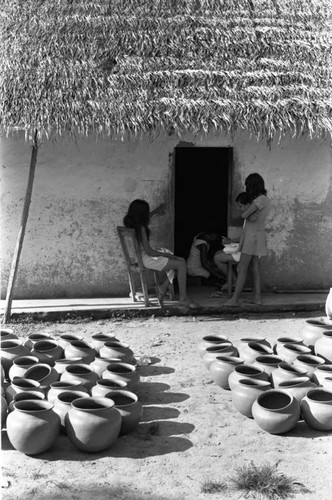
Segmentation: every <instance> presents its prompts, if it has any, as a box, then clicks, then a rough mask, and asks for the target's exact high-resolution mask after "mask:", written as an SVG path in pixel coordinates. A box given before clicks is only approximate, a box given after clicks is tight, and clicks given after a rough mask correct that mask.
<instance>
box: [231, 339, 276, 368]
mask: <svg viewBox="0 0 332 500" xmlns="http://www.w3.org/2000/svg"><path fill="white" fill-rule="evenodd" d="M249 342H255V343H256V344H261V345H264V346H266V347H269V348H270V347H271V344H270V342H269V341H268V340H266V338H265V337H243V338H242V339H240V342H239V344H238V346H237V349H238V352H239V356H240V358H242V352H243V351H244V353H246V352H247V351H248V343H249ZM244 356H245V358H246V359H248V354H247V356H246V354H245V355H244ZM243 359H244V358H243ZM245 362H246V361H245Z"/></svg>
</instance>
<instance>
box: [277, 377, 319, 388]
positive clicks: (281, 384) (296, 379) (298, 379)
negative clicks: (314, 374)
mask: <svg viewBox="0 0 332 500" xmlns="http://www.w3.org/2000/svg"><path fill="white" fill-rule="evenodd" d="M308 382H311V383H314V382H312V380H311V379H310V377H294V378H293V379H292V380H283V381H282V382H279V384H278V385H279V388H282V387H293V386H296V387H298V386H299V385H300V384H307V383H308ZM286 384H288V385H286Z"/></svg>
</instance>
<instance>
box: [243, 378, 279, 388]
mask: <svg viewBox="0 0 332 500" xmlns="http://www.w3.org/2000/svg"><path fill="white" fill-rule="evenodd" d="M237 383H238V384H242V385H246V386H250V387H265V386H270V387H271V388H272V386H271V382H270V381H269V380H261V379H257V378H245V377H243V378H241V379H239V380H238V381H237Z"/></svg>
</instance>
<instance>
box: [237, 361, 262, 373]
mask: <svg viewBox="0 0 332 500" xmlns="http://www.w3.org/2000/svg"><path fill="white" fill-rule="evenodd" d="M243 368H245V369H247V368H249V370H250V371H251V372H256V373H250V375H251V374H252V375H261V374H262V373H264V370H263V369H262V368H260V367H259V366H257V365H254V364H252V363H250V364H246V363H244V364H243V365H239V366H236V367H235V368H234V371H235V372H236V373H239V370H242V369H243ZM240 374H241V372H240Z"/></svg>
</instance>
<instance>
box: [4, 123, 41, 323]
mask: <svg viewBox="0 0 332 500" xmlns="http://www.w3.org/2000/svg"><path fill="white" fill-rule="evenodd" d="M37 138H38V132H37V130H36V131H35V137H34V140H33V145H32V151H31V160H30V170H29V178H28V184H27V190H26V193H25V200H24V206H23V212H22V219H21V226H20V229H19V232H18V235H17V239H16V245H15V250H14V255H13V260H12V265H11V269H10V274H9V281H8V286H7V295H6V303H5V312H4V318H3V323H8V322H9V321H10V315H11V307H12V299H13V292H14V286H15V280H16V275H17V271H18V265H19V260H20V255H21V250H22V246H23V240H24V234H25V228H26V225H27V220H28V216H29V208H30V202H31V194H32V186H33V179H34V176H35V169H36V163H37V153H38V143H37Z"/></svg>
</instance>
